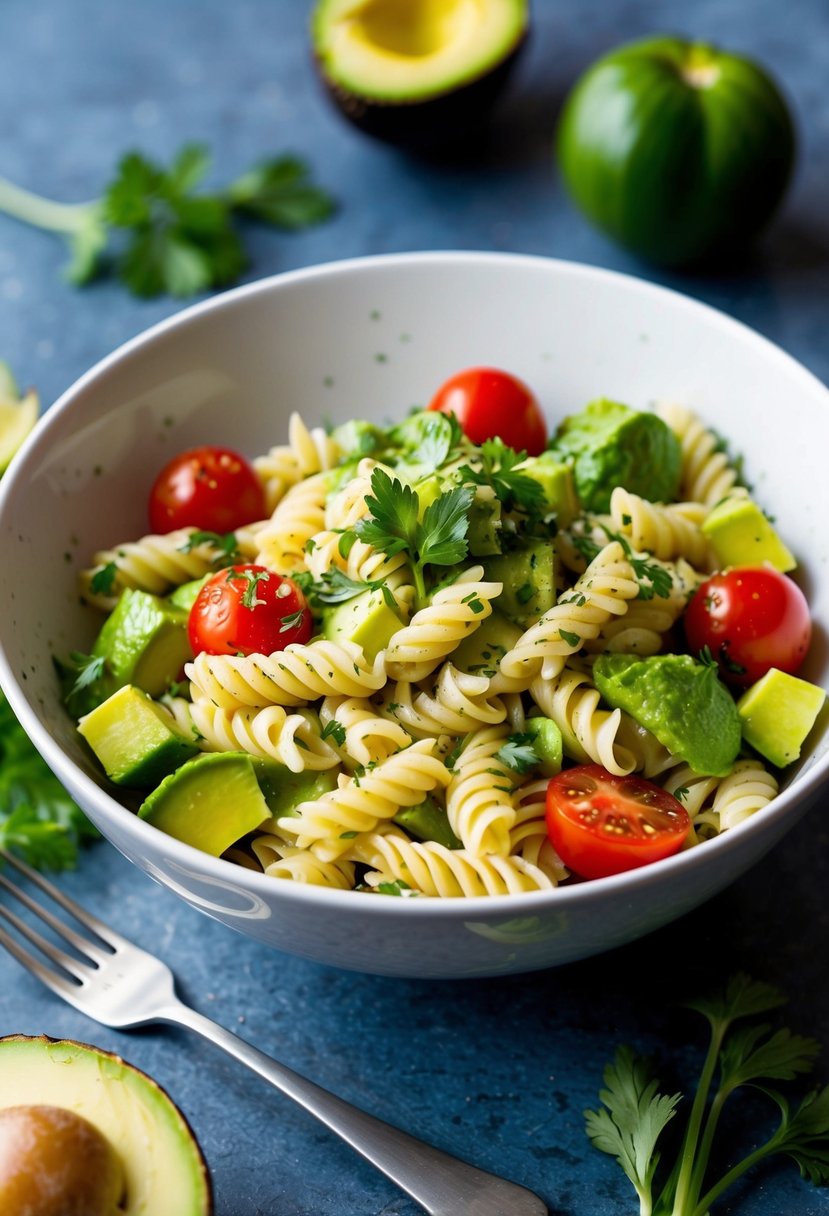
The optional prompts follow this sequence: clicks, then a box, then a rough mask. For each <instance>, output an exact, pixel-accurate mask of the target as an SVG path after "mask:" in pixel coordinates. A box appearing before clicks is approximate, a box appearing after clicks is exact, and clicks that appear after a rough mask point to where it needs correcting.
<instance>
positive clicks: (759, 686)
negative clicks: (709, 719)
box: [737, 667, 826, 768]
mask: <svg viewBox="0 0 829 1216" xmlns="http://www.w3.org/2000/svg"><path fill="white" fill-rule="evenodd" d="M825 700H826V693H825V692H824V691H823V689H822V688H818V686H817V685H816V684H810V683H809V682H808V680H801V679H800V678H799V677H798V676H793V675H789V674H788V673H787V672H785V671H779V670H778V669H777V668H776V667H772V668H771V670H770V671H767V672H766V674H765V675H764V676H762V677H761V679H759V680H758V681H757V683H756V684H752V686H751V688H749V689H747V690H746V692H744V693H743V695H742V696H741V697H740V699H739V701H738V702H737V713H738V714H739V715H740V723H741V725H742V728H743V738H744V739H745V741H746V743H748V744H750V745H751V747H753V748H755V750H756V751H758V752H759V753H760V755H761V756H765V758H766V759H767V760H769V761H770V762H771V763H772V764H774V765H776V766H777V767H778V768H785V766H786V765H787V764H791V763H792V762H793V761H794V760H797V758H798V757H799V755H800V749H801V748H802V746H803V744H804V742H805V741H806V738H807V736H808V734H809V732H810V731H811V729H812V727H813V726H814V724H815V722H816V720H817V716H818V714H819V713H820V711H821V709H822V708H823V702H824V701H825Z"/></svg>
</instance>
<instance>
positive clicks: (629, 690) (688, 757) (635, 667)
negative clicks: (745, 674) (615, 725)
mask: <svg viewBox="0 0 829 1216" xmlns="http://www.w3.org/2000/svg"><path fill="white" fill-rule="evenodd" d="M593 678H594V680H595V682H596V687H597V688H598V690H599V692H600V693H601V694H602V696H603V697H604V699H605V701H607V703H608V704H609V705H611V706H612V707H613V708H614V709H617V708H618V709H623V710H625V711H626V712H627V713H629V714H630V716H631V717H632V718H633V719H634V720H635V721H636V722H638V723H639V724H640V725H641V726H644V727H646V728H647V729H648V730H649V731H650V732H651V733H652V734H654V735H655V736H656V738H657V739H658V740H659V742H660V743H662V744H664V746H665V747H667V748H668V750H669V751H670V752H672V753H673V754H674V755H676V756H681V757H682V759H683V760H685V762H686V763H687V764H689V765H690V766H691V768H692V769H693V770H694V772H696V773H705V774H709V775H711V776H712V777H724V776H726V774H727V773H728V772H729V770H730V769H731V766H732V764H733V763H734V761H735V760H736V759H737V753H738V752H739V750H740V741H741V731H740V717H739V714H738V713H737V707H736V705H735V704H734V701H733V699H732V697H731V694H730V693H729V691H728V689H727V688H726V687H725V685H724V684H723V683H721V681H720V680H719V679H718V678H717V673H716V670H715V668H713V667H708V666H704V665H703V664H702V663H698V662H697V661H696V660H695V659H692V658H691V657H690V655H685V654H661V655H653V656H651V657H649V658H646V659H638V658H635V657H634V656H633V655H627V654H601V655H599V657H598V658H597V659H596V662H595V665H594V667H593Z"/></svg>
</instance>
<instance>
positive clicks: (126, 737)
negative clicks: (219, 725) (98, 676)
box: [78, 684, 199, 789]
mask: <svg viewBox="0 0 829 1216" xmlns="http://www.w3.org/2000/svg"><path fill="white" fill-rule="evenodd" d="M78 731H79V732H80V734H81V735H83V737H84V739H86V741H87V743H88V744H89V746H90V747H91V748H92V750H93V752H94V753H95V755H96V756H97V757H98V759H99V760H100V762H101V764H102V765H103V768H104V772H105V773H106V775H107V776H108V777H109V779H110V781H114V782H115V784H116V785H131V786H135V787H136V788H138V789H152V787H153V786H155V785H158V783H159V781H161V780H162V778H164V777H166V776H167V774H168V773H172V772H173V771H174V770H175V769H177V768H178V766H179V765H180V764H183V763H184V762H185V760H189V759H190V758H191V757H192V756H195V754H196V752H197V751H198V750H199V749H198V747H197V745H196V741H195V739H186V738H185V737H184V735H182V734H180V733H179V731H178V730H177V729H176V727H175V725H174V724H173V721H172V719H171V718H170V716H169V714H165V712H164V710H163V709H162V708H161V707H160V706H159V705H156V703H155V702H154V701H153V699H152V697H150V696H148V694H147V693H145V692H144V691H143V690H142V689H140V688H136V687H135V686H134V685H132V684H125V685H124V687H123V688H119V689H118V691H117V692H115V693H113V694H112V696H111V697H108V698H107V699H106V701H104V702H103V703H102V704H101V705H98V706H97V707H96V708H95V709H93V710H92V711H91V712H90V713H88V714H85V715H84V717H82V718H81V720H80V722H79V723H78Z"/></svg>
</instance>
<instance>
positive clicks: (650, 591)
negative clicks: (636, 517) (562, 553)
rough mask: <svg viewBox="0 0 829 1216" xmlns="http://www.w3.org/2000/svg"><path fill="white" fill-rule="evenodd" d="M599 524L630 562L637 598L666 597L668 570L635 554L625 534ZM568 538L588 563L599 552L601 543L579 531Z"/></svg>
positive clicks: (670, 581) (669, 588)
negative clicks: (637, 586)
mask: <svg viewBox="0 0 829 1216" xmlns="http://www.w3.org/2000/svg"><path fill="white" fill-rule="evenodd" d="M600 526H601V528H602V531H603V532H604V533H605V535H606V536H607V539H608V541H609V542H610V541H614V540H615V541H618V542H619V544H620V545H621V546H622V548H623V549H624V551H625V557H626V558H627V559H628V561H629V562H630V566H631V569H632V570H633V575H634V578H635V579H636V581H637V582H638V584H639V594H638V596H637V598H638V599H640V600H652V599H653V597H654V596H655V595H658V596H659V597H660V598H661V599H668V598H669V596H670V594H671V592H672V591H673V586H674V582H673V578H672V577H671V572H670V570H667V569H666V568H665V567H664V566H662V565H660V564H659V562H657V561H650V560H649V559H648V558H647V557H641V556H637V554H636V553H634V551H633V549H632V548H631V544H630V541H629V540H628V539H627V537H626V536H622V535H621V533H619V532H614V531H613V530H612V529H611V528H608V527H607V525H606V524H601V525H600ZM570 539H571V541H572V544H573V548H574V549H575V550H576V552H577V553H579V554H581V556H582V557H583V558H584V560H585V561H586V562H587V564H588V565H589V564H590V563H591V562H592V561H593V558H594V557H597V556H598V554H599V553H601V551H602V548H603V546H602V545H599V544H597V543H596V541H595V540H594V539H593V538H592V536H587V535H585V534H584V533H581V532H577V531H573V532H572V533H571V535H570Z"/></svg>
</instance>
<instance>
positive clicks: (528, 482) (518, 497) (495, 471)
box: [459, 438, 546, 518]
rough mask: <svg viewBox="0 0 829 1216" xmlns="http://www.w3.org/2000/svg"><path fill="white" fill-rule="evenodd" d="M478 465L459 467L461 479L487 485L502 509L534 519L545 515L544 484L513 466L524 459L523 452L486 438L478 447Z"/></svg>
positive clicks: (502, 442)
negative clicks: (479, 463) (479, 465)
mask: <svg viewBox="0 0 829 1216" xmlns="http://www.w3.org/2000/svg"><path fill="white" fill-rule="evenodd" d="M480 459H481V468H480V469H473V468H471V467H470V466H469V465H463V466H462V467H461V469H460V470H459V471H460V475H461V478H462V480H463V481H465V482H471V483H472V484H473V485H477V486H489V487H490V488H491V489H492V490H493V492H494V493H495V496H496V498H498V499H499V501H500V502H501V504H502V506H503V509H504V511H505V512H507V511H521V512H523V513H524V514H526V515H529V516H532V517H534V518H537V517H539V516H541V515H543V514H544V508H545V505H546V499H545V497H544V487H543V486H542V485H541V483H540V482H539V481H536V480H535V478H533V477H528V476H527V474H526V473H522V472H521V470H520V469H518V468H516V465H520V464H521V462H522V461H524V460H526V459H527V453H526V452H516V451H515V449H514V448H511V447H508V446H507V445H506V444H505V443H504V441H503V440H502V439H497V438H496V439H485V440H484V442H483V444H482V445H481V449H480Z"/></svg>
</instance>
